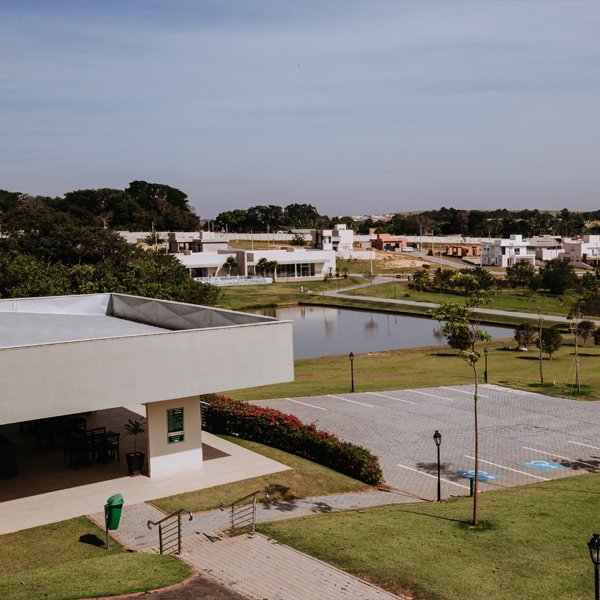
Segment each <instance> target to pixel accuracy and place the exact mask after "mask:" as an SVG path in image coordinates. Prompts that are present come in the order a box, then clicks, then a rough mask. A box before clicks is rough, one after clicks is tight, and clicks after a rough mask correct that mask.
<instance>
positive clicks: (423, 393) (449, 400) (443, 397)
mask: <svg viewBox="0 0 600 600" xmlns="http://www.w3.org/2000/svg"><path fill="white" fill-rule="evenodd" d="M407 391H408V392H410V393H414V394H421V396H429V397H430V398H439V399H440V400H448V402H454V400H453V399H452V398H446V397H445V396H435V395H434V394H428V393H427V392H418V391H417V390H407Z"/></svg>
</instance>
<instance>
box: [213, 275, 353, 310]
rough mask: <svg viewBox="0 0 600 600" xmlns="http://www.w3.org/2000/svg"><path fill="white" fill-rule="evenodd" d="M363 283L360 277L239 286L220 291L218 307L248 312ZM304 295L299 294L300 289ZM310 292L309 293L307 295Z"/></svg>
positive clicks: (295, 301)
mask: <svg viewBox="0 0 600 600" xmlns="http://www.w3.org/2000/svg"><path fill="white" fill-rule="evenodd" d="M361 283H365V281H364V279H362V278H360V277H348V278H344V277H341V278H337V279H335V278H334V279H331V280H328V281H324V280H313V281H294V282H276V283H273V284H270V285H243V286H242V285H241V286H231V287H224V288H222V289H221V298H220V300H219V306H220V307H222V308H227V309H229V310H250V309H252V308H262V307H266V306H276V305H278V304H288V303H297V302H299V301H300V300H302V299H304V298H310V297H311V294H320V293H321V292H322V291H327V290H337V289H338V285H339V286H340V287H347V286H351V285H358V284H361ZM301 288H302V289H303V290H304V293H300V289H301ZM309 292H310V293H309Z"/></svg>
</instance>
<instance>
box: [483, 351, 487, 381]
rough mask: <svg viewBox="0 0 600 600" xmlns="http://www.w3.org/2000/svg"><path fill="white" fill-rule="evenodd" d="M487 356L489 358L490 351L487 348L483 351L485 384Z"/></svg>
mask: <svg viewBox="0 0 600 600" xmlns="http://www.w3.org/2000/svg"><path fill="white" fill-rule="evenodd" d="M487 356H488V349H487V346H486V347H485V348H484V349H483V359H484V361H483V382H484V383H487Z"/></svg>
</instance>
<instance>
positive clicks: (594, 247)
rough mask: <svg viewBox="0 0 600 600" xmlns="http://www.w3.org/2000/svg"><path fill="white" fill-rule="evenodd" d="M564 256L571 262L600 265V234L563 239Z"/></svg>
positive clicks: (593, 265)
mask: <svg viewBox="0 0 600 600" xmlns="http://www.w3.org/2000/svg"><path fill="white" fill-rule="evenodd" d="M564 247H565V258H566V259H567V260H569V261H570V262H572V263H583V264H586V265H589V266H592V267H595V266H598V265H600V235H584V236H583V237H582V238H581V239H565V240H564Z"/></svg>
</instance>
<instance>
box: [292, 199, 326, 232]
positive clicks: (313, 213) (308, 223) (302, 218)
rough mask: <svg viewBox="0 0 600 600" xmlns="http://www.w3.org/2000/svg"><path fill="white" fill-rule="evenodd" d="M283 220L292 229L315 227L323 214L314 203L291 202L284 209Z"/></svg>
mask: <svg viewBox="0 0 600 600" xmlns="http://www.w3.org/2000/svg"><path fill="white" fill-rule="evenodd" d="M283 220H284V223H285V225H286V226H287V227H289V228H290V229H315V228H316V227H317V225H318V224H319V222H320V220H321V215H319V213H318V212H317V209H316V208H315V207H314V206H313V205H312V204H289V205H288V206H286V207H285V209H284V210H283Z"/></svg>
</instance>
